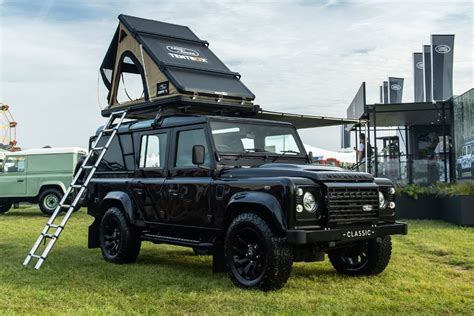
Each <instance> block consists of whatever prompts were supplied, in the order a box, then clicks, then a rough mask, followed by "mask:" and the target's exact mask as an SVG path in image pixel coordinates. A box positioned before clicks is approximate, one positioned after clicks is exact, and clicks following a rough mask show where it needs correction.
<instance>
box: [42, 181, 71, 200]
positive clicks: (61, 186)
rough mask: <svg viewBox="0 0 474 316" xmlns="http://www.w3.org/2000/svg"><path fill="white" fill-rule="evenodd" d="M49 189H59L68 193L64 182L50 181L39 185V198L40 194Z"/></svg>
mask: <svg viewBox="0 0 474 316" xmlns="http://www.w3.org/2000/svg"><path fill="white" fill-rule="evenodd" d="M48 189H56V190H59V191H61V193H62V194H64V193H66V186H65V185H64V183H62V182H60V181H48V182H43V183H41V185H40V186H39V190H38V194H37V197H38V198H39V196H40V195H41V194H42V193H43V192H44V191H46V190H48Z"/></svg>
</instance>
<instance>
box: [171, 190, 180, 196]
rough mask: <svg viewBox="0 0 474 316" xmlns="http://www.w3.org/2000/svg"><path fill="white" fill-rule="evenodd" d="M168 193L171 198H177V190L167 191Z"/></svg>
mask: <svg viewBox="0 0 474 316" xmlns="http://www.w3.org/2000/svg"><path fill="white" fill-rule="evenodd" d="M168 193H169V194H171V195H172V196H178V195H179V193H178V190H173V189H169V190H168Z"/></svg>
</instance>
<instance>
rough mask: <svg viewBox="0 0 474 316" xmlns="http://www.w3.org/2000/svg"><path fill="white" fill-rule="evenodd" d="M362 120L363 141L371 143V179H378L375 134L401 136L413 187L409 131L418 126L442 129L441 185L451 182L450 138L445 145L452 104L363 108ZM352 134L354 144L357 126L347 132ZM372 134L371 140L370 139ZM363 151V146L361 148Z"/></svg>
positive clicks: (372, 105)
mask: <svg viewBox="0 0 474 316" xmlns="http://www.w3.org/2000/svg"><path fill="white" fill-rule="evenodd" d="M363 117H365V118H367V120H368V123H367V125H366V126H368V128H366V129H365V130H366V131H367V129H368V133H367V132H366V141H367V142H368V143H369V144H370V139H371V138H372V139H374V144H373V146H374V159H373V160H374V163H373V165H369V167H368V171H369V172H371V173H373V174H374V175H375V176H379V175H380V172H379V167H380V162H379V158H381V155H380V154H379V148H378V147H377V139H378V136H377V135H378V134H379V136H380V133H381V132H387V131H392V132H399V134H400V135H401V136H404V139H403V140H404V144H405V147H406V151H407V152H406V153H405V154H404V156H405V157H406V163H407V166H408V168H407V179H408V183H413V162H414V159H413V157H414V151H415V148H414V145H415V144H413V143H412V137H413V130H414V128H416V127H419V126H438V127H439V126H440V127H441V129H442V135H441V136H442V137H443V140H442V141H443V148H446V149H447V150H448V151H447V155H446V154H445V156H446V157H444V158H445V159H443V164H444V166H443V167H444V168H443V171H444V182H450V181H454V180H455V174H454V171H455V168H454V167H455V166H454V162H455V157H454V151H453V148H454V138H453V137H451V139H452V143H451V144H449V140H448V137H449V135H451V136H452V135H453V134H454V130H453V126H454V122H453V119H454V118H453V103H452V100H448V101H444V102H433V103H431V102H421V103H398V104H370V105H367V111H366V113H364V115H363ZM351 130H352V131H355V132H356V133H355V140H356V143H357V141H358V139H357V135H358V134H359V133H361V132H362V126H361V124H357V125H354V126H353V127H352V129H351ZM371 134H372V137H371ZM365 147H366V149H367V146H365Z"/></svg>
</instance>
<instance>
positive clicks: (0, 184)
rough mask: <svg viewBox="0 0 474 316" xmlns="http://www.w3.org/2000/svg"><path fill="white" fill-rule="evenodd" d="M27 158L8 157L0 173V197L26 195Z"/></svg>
mask: <svg viewBox="0 0 474 316" xmlns="http://www.w3.org/2000/svg"><path fill="white" fill-rule="evenodd" d="M26 166H27V159H26V156H10V157H6V159H5V162H4V164H3V170H2V172H1V173H0V197H22V196H25V195H26Z"/></svg>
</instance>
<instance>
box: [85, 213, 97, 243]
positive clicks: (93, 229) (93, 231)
mask: <svg viewBox="0 0 474 316" xmlns="http://www.w3.org/2000/svg"><path fill="white" fill-rule="evenodd" d="M99 235H100V220H99V219H97V218H96V219H95V220H94V222H93V223H92V224H91V225H90V226H89V235H88V243H87V247H88V248H99V247H100V239H99Z"/></svg>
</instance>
